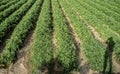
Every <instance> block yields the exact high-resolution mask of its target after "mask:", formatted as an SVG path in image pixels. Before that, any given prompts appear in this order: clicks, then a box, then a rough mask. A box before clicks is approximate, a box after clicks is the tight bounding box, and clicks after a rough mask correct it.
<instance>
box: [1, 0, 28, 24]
mask: <svg viewBox="0 0 120 74" xmlns="http://www.w3.org/2000/svg"><path fill="white" fill-rule="evenodd" d="M26 2H27V0H24V1H23V0H20V1H19V2H18V3H16V4H15V5H11V6H10V7H9V8H8V9H6V10H5V11H3V12H1V13H0V23H1V22H2V21H4V20H5V19H6V18H7V17H9V16H10V15H11V14H12V13H14V12H15V11H16V10H17V9H19V8H20V7H21V6H22V5H24V4H25V3H26Z"/></svg>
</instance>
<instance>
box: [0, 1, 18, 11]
mask: <svg viewBox="0 0 120 74" xmlns="http://www.w3.org/2000/svg"><path fill="white" fill-rule="evenodd" d="M17 2H19V0H13V1H11V2H9V3H8V4H6V5H2V6H1V7H0V12H2V11H4V10H5V9H7V8H9V7H10V6H11V5H14V4H15V3H17Z"/></svg>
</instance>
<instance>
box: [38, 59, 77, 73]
mask: <svg viewBox="0 0 120 74" xmlns="http://www.w3.org/2000/svg"><path fill="white" fill-rule="evenodd" d="M74 64H75V62H74ZM73 70H74V71H76V70H77V65H75V66H73V64H72V65H70V67H69V68H65V67H64V66H63V64H62V63H61V62H60V61H59V60H58V59H57V58H53V59H51V61H50V63H47V64H45V65H43V66H42V67H41V68H39V74H72V71H73Z"/></svg>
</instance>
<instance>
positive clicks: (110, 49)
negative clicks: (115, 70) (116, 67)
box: [103, 37, 115, 74]
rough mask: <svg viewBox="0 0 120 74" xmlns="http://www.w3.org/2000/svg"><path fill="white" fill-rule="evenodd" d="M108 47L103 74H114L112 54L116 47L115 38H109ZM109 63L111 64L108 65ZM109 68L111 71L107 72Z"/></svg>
mask: <svg viewBox="0 0 120 74" xmlns="http://www.w3.org/2000/svg"><path fill="white" fill-rule="evenodd" d="M106 44H107V47H106V51H105V55H104V64H103V74H106V73H107V74H112V54H113V50H114V46H115V42H114V41H113V37H110V38H108V40H107V41H106ZM108 63H109V64H108ZM107 65H108V66H109V71H108V72H106V69H107V67H108V66H107Z"/></svg>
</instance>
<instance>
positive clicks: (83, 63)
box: [58, 0, 92, 74]
mask: <svg viewBox="0 0 120 74" xmlns="http://www.w3.org/2000/svg"><path fill="white" fill-rule="evenodd" d="M58 3H59V5H60V8H61V10H62V12H63V15H64V17H65V19H66V21H67V25H68V28H69V29H70V31H71V33H72V38H73V41H74V44H75V46H76V48H77V52H78V53H77V54H78V58H79V59H78V61H79V67H80V74H90V73H91V72H92V70H90V69H89V65H88V62H87V59H86V57H85V55H84V51H83V49H82V48H81V46H80V44H81V43H82V42H81V41H80V39H79V37H78V35H77V33H76V32H75V29H74V26H73V25H72V23H71V21H70V18H69V17H68V16H67V13H66V12H65V10H64V8H63V7H62V6H61V4H60V1H59V0H58Z"/></svg>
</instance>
